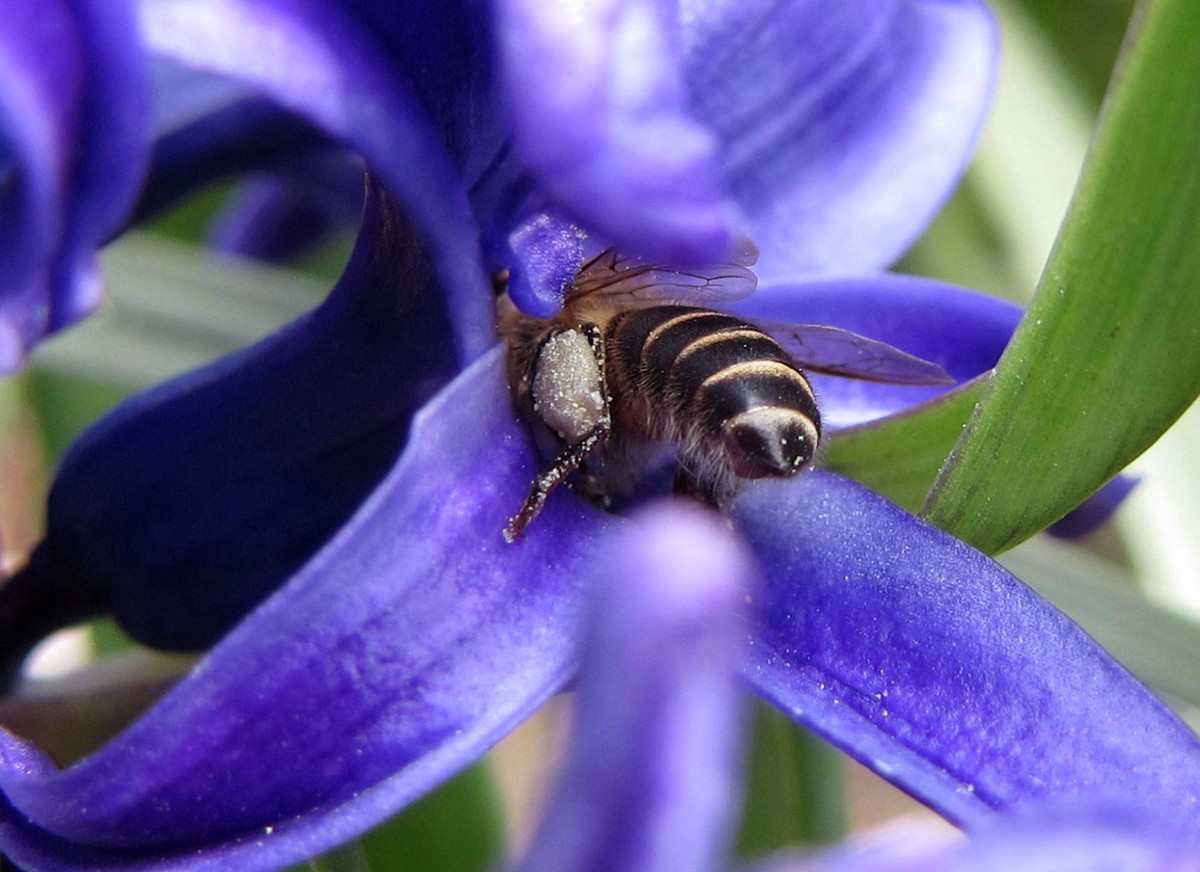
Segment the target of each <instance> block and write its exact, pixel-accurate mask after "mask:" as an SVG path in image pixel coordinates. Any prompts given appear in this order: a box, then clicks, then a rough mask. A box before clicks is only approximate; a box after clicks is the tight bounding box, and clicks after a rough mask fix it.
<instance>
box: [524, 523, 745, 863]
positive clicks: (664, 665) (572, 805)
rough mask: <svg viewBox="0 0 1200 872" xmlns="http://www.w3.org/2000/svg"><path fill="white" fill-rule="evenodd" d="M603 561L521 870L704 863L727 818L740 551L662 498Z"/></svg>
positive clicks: (734, 742)
mask: <svg viewBox="0 0 1200 872" xmlns="http://www.w3.org/2000/svg"><path fill="white" fill-rule="evenodd" d="M612 554H613V559H612V560H611V561H609V562H607V563H606V566H605V567H604V569H603V570H601V572H602V574H603V579H602V582H601V587H600V589H599V591H598V593H599V595H600V596H599V603H598V607H597V614H596V617H595V618H594V620H593V622H592V626H591V628H590V632H589V633H588V635H587V637H586V645H585V648H584V660H583V664H582V666H581V670H580V675H579V679H578V682H577V684H576V687H577V689H578V691H579V704H578V708H577V711H576V717H575V721H574V723H575V734H574V737H573V738H572V742H571V749H570V752H569V754H568V756H567V760H566V764H565V767H564V771H563V773H562V776H561V777H560V779H559V783H558V787H557V789H556V790H555V792H554V794H553V796H552V797H551V799H550V801H549V803H548V806H547V812H546V815H545V818H544V819H543V821H542V824H541V827H540V829H539V830H538V833H537V835H536V836H535V838H534V841H533V845H532V847H531V848H530V850H529V853H528V855H527V857H526V858H525V861H524V862H523V863H522V864H521V866H520V869H521V870H523V872H541V870H544V872H576V870H586V869H604V870H611V872H626V870H628V872H634V870H666V869H670V870H677V872H707V870H714V869H716V868H718V867H719V865H720V864H721V863H722V862H723V860H724V856H725V852H726V850H727V849H728V841H729V836H730V835H731V833H730V827H731V824H732V823H733V821H734V813H735V810H736V799H735V798H736V795H737V786H736V785H737V775H738V771H739V769H740V766H739V764H740V757H741V747H740V745H741V743H740V742H739V739H740V738H741V734H742V731H741V729H740V728H741V726H742V723H741V721H742V719H741V717H740V715H741V714H742V706H741V704H740V703H741V702H742V700H740V699H739V696H740V695H741V694H740V688H739V687H738V686H737V681H736V678H735V676H736V665H737V663H738V662H739V660H740V658H741V656H742V651H741V647H740V642H741V641H742V640H741V638H740V634H739V629H740V628H739V626H738V621H737V614H738V609H739V607H740V604H741V602H742V599H743V597H744V596H745V591H746V589H747V586H748V582H749V575H750V573H749V566H748V561H747V559H746V558H747V555H746V554H745V553H744V551H743V550H742V548H741V547H740V545H739V543H738V542H737V541H736V539H735V538H734V537H733V535H732V533H731V532H730V530H729V529H728V527H726V526H725V525H724V524H722V523H721V521H720V519H718V518H717V517H716V516H715V515H711V514H709V513H707V512H704V511H703V510H701V509H699V508H697V507H693V506H690V505H687V504H675V505H669V504H665V503H664V504H660V505H658V506H655V507H653V508H651V509H648V510H645V511H643V512H641V513H639V515H638V517H637V518H636V524H635V525H631V526H630V527H629V528H628V529H626V530H624V531H622V536H621V538H620V539H619V540H618V541H617V542H616V544H615V545H614V550H613V552H612Z"/></svg>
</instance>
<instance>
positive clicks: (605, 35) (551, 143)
mask: <svg viewBox="0 0 1200 872" xmlns="http://www.w3.org/2000/svg"><path fill="white" fill-rule="evenodd" d="M658 6H659V4H656V3H655V2H653V0H595V2H590V3H566V4H563V3H557V4H556V3H545V2H542V0H500V2H498V3H496V29H497V34H496V40H497V43H498V46H499V56H500V59H501V66H502V71H503V73H504V75H505V78H506V84H507V86H508V94H509V104H510V105H509V106H508V107H507V108H508V109H509V110H510V112H511V114H512V125H513V137H514V142H515V146H516V150H517V153H518V155H519V157H520V158H521V159H522V161H523V163H525V164H526V165H527V166H528V167H529V169H530V171H531V172H532V174H533V175H534V176H535V177H536V178H537V180H538V181H539V183H540V184H541V185H542V187H543V188H544V189H545V190H546V192H547V193H548V194H549V195H550V196H551V197H552V198H553V199H554V200H555V201H556V202H557V203H558V205H559V206H560V207H561V208H562V209H563V210H565V211H566V212H568V213H569V214H570V215H571V216H572V217H573V218H574V219H575V220H577V221H578V222H579V223H581V224H584V225H587V226H588V227H590V228H591V229H593V230H595V231H597V232H598V233H599V234H600V235H602V236H604V237H607V238H609V239H611V240H612V241H614V242H615V243H617V244H618V245H620V246H621V247H623V248H625V249H629V250H634V251H636V252H637V253H639V254H641V255H643V256H645V257H647V258H649V259H652V260H660V261H665V262H668V263H670V262H681V261H682V262H692V263H700V262H708V261H711V260H713V258H714V257H717V256H719V255H721V254H722V253H723V252H724V251H725V250H726V249H727V248H728V247H729V244H730V242H731V238H732V231H731V226H730V217H729V214H728V212H727V209H726V208H725V206H724V203H723V192H722V187H721V181H722V180H721V179H720V164H719V160H718V153H717V147H716V146H717V144H716V140H715V139H714V137H713V136H712V134H711V133H710V132H709V131H708V130H706V129H705V128H704V127H703V126H702V125H700V124H698V123H697V122H696V121H695V119H693V118H692V117H691V114H690V112H689V110H688V108H687V105H686V104H687V99H688V97H687V93H686V89H685V88H684V83H683V81H682V79H681V76H680V70H679V67H678V64H677V61H678V58H677V54H678V51H677V46H675V45H674V44H673V40H672V34H670V33H669V32H668V30H667V29H666V27H664V25H667V24H669V21H664V20H662V19H660V17H659V9H658Z"/></svg>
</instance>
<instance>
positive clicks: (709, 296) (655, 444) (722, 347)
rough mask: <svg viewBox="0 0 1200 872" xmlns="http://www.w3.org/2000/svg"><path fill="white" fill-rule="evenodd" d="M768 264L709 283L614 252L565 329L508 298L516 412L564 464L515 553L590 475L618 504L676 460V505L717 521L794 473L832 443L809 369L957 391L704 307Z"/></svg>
mask: <svg viewBox="0 0 1200 872" xmlns="http://www.w3.org/2000/svg"><path fill="white" fill-rule="evenodd" d="M757 259H758V252H757V250H755V249H754V246H753V245H752V244H750V243H749V242H744V243H743V244H742V246H741V247H740V250H739V252H738V254H737V256H736V257H735V258H734V259H733V262H731V263H728V264H720V265H718V266H714V267H711V268H704V269H695V270H682V269H672V268H668V267H664V266H661V265H656V264H647V263H642V262H640V261H638V260H634V259H630V258H626V257H623V256H622V255H621V254H620V253H618V252H617V251H615V250H613V249H608V250H606V251H603V252H601V253H600V254H599V255H597V256H596V257H594V258H592V259H591V260H589V261H587V262H586V263H585V264H584V265H583V266H582V267H581V269H580V270H579V273H578V274H577V275H576V277H575V279H574V281H573V282H572V283H571V285H570V287H569V288H568V289H567V292H566V294H565V300H564V303H563V307H562V310H561V311H560V312H559V313H558V314H557V315H555V316H553V317H551V318H546V319H540V318H534V317H531V316H528V315H524V314H522V313H520V312H519V311H517V309H516V307H515V306H513V305H512V303H511V302H510V301H508V300H507V298H501V304H500V306H501V308H500V332H501V334H502V335H503V336H504V337H505V339H506V340H507V341H508V348H509V353H508V377H509V384H510V387H511V391H512V395H513V401H514V404H515V405H516V407H517V409H518V411H519V412H521V413H522V414H523V415H524V416H525V417H526V418H527V419H528V420H530V421H532V422H533V423H534V424H535V428H536V431H537V432H538V435H539V436H540V438H541V440H542V442H543V443H549V444H547V445H546V446H545V447H547V448H549V449H550V452H548V453H553V455H554V459H553V460H552V461H551V462H550V464H549V465H548V466H546V468H545V469H544V470H543V471H542V472H541V473H540V474H539V475H538V476H537V478H535V479H534V481H533V483H532V485H531V486H530V491H529V496H528V497H527V498H526V500H525V502H524V504H523V505H522V506H521V507H520V509H519V510H518V511H517V513H516V514H514V515H513V516H512V517H511V518H510V519H509V520H508V524H507V526H506V527H505V528H504V538H505V539H506V540H507V541H508V542H513V541H515V540H516V539H517V537H519V536H520V535H521V534H522V532H524V530H525V528H526V527H527V526H528V525H529V524H530V523H531V522H532V521H533V519H534V518H536V517H537V515H538V513H539V512H540V511H541V509H542V507H543V506H544V505H545V502H546V499H547V498H548V497H549V496H550V494H551V492H552V491H554V489H555V488H557V487H558V486H559V485H560V484H562V483H563V482H564V481H566V480H567V478H568V477H569V476H570V475H571V474H572V473H574V472H576V471H577V470H578V471H579V472H580V475H581V478H582V481H581V483H580V485H581V489H582V490H583V491H584V493H585V494H587V495H589V496H591V497H593V498H594V499H596V500H597V501H599V502H601V503H605V504H606V503H607V502H608V500H609V498H610V496H611V495H612V494H614V493H620V492H622V491H624V490H627V489H629V488H630V487H631V486H632V485H633V484H634V483H636V481H637V480H638V479H639V478H640V477H642V476H644V475H645V474H646V473H648V472H650V471H652V470H654V469H656V468H657V467H659V466H660V465H662V464H663V463H664V462H665V461H666V460H668V459H670V458H671V456H672V455H673V456H674V459H675V460H676V462H677V464H678V466H677V472H676V474H675V483H674V489H675V491H676V493H685V494H691V495H693V496H696V497H698V498H700V499H702V500H703V501H705V502H707V503H708V504H710V505H712V506H714V507H717V508H722V507H724V506H726V505H728V503H729V502H730V501H731V500H732V498H733V497H734V496H735V495H736V493H737V490H738V487H739V486H740V484H741V483H742V482H743V481H745V480H749V479H758V478H787V477H789V476H793V475H796V474H797V473H799V472H800V471H802V470H803V469H805V468H806V467H807V466H809V465H810V464H811V463H812V461H813V458H814V456H815V455H816V452H817V449H818V446H819V445H820V441H821V415H820V411H819V409H818V407H817V400H816V396H815V394H814V393H813V389H812V385H811V384H810V383H809V380H808V378H807V377H806V376H805V370H806V369H807V370H811V371H814V372H822V373H826V374H832V375H841V376H846V377H850V378H860V379H866V380H870V381H883V382H891V383H895V384H947V383H952V382H953V381H954V380H953V379H952V378H951V377H950V376H948V375H947V374H946V373H945V371H944V370H942V369H941V367H939V366H937V365H936V364H934V363H931V362H929V361H925V360H921V359H920V358H917V357H913V356H912V355H909V354H906V353H905V352H903V351H901V350H899V349H897V348H894V347H892V346H890V345H887V344H885V343H882V342H877V341H875V340H872V339H868V338H866V337H864V336H859V335H857V334H855V333H851V332H849V331H846V330H841V329H838V328H835V327H827V326H822V325H814V324H773V323H764V322H761V321H758V320H757V319H756V321H755V323H751V322H750V321H747V320H744V319H742V318H739V317H737V316H735V315H730V314H726V313H724V312H721V311H717V310H715V309H712V308H705V307H703V306H699V305H694V304H695V303H709V304H712V305H719V304H720V303H724V302H730V301H734V300H738V299H742V298H744V297H746V296H748V295H749V294H750V293H751V292H752V291H753V290H754V288H755V287H756V285H757V280H756V278H755V275H754V273H753V271H752V270H751V269H750V267H751V266H753V264H754V263H755V261H756V260H757ZM680 301H687V303H689V305H685V304H683V303H681V302H680Z"/></svg>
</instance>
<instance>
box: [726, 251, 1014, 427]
mask: <svg viewBox="0 0 1200 872" xmlns="http://www.w3.org/2000/svg"><path fill="white" fill-rule="evenodd" d="M735 308H736V310H737V312H738V313H739V314H741V315H745V316H747V317H749V318H754V317H755V316H758V317H760V318H766V319H770V320H774V321H784V322H795V323H803V324H827V325H829V326H833V327H840V328H842V329H843V330H850V331H852V332H854V333H860V334H862V335H864V336H867V337H869V338H871V339H878V340H880V341H882V342H886V343H888V344H889V345H894V346H895V347H897V348H899V349H901V350H902V351H907V352H908V353H909V354H913V355H916V356H917V357H920V358H922V359H924V360H931V361H933V362H934V363H936V364H939V365H940V366H941V367H942V368H943V369H945V370H946V371H947V372H948V373H950V375H952V376H954V378H955V379H956V380H958V381H960V382H965V381H969V380H970V379H973V378H975V377H976V376H978V375H981V374H982V373H984V372H987V371H988V370H989V369H991V368H992V367H993V366H995V364H996V361H997V360H999V359H1000V355H1001V353H1002V352H1003V351H1004V347H1005V346H1006V345H1007V344H1008V338H1009V336H1011V335H1012V331H1013V329H1014V328H1015V327H1016V326H1017V322H1018V321H1019V320H1020V319H1021V309H1020V307H1019V306H1016V305H1014V304H1013V303H1009V302H1007V301H1006V300H1000V299H997V298H995V297H988V296H986V295H984V294H980V293H977V292H975V291H969V290H966V289H964V288H959V287H955V286H954V285H948V284H945V283H943V282H937V281H933V280H931V279H923V278H917V277H914V276H902V275H893V274H884V275H877V276H869V277H863V278H853V279H826V280H822V281H812V282H803V281H775V282H764V283H762V284H760V285H759V287H758V290H757V291H756V292H755V293H754V295H753V296H751V297H750V298H748V299H747V300H745V301H744V302H741V303H738V304H737V306H736V307H735ZM813 383H814V386H815V387H816V390H817V396H818V398H819V399H820V400H821V409H822V416H823V418H824V419H825V422H826V424H827V425H828V426H829V427H832V428H839V427H849V426H853V425H855V424H862V423H865V422H867V421H872V420H875V419H877V418H881V417H883V416H885V415H890V414H893V413H895V412H900V411H903V410H904V409H907V408H910V407H911V406H913V405H916V404H917V403H920V402H924V401H926V400H929V399H932V398H933V397H936V396H938V395H939V394H941V393H943V392H944V391H945V390H946V389H947V388H946V386H936V387H912V386H898V385H887V384H878V383H874V382H865V381H858V380H853V379H846V378H832V377H829V376H820V375H814V376H813Z"/></svg>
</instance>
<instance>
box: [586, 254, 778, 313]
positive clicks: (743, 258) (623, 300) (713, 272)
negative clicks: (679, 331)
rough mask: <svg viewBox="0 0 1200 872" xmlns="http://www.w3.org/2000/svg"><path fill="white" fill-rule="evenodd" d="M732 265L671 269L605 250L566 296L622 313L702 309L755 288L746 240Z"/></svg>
mask: <svg viewBox="0 0 1200 872" xmlns="http://www.w3.org/2000/svg"><path fill="white" fill-rule="evenodd" d="M731 260H732V262H731V263H721V264H713V265H711V266H700V267H691V268H687V269H675V268H673V267H666V266H663V265H662V264H655V263H644V262H643V261H640V260H638V259H636V258H632V257H627V256H625V255H623V254H621V253H620V252H618V251H617V250H616V249H613V248H610V249H607V250H606V251H602V252H601V253H600V254H598V255H596V256H595V257H594V258H592V259H591V260H589V261H588V262H587V263H585V264H584V265H583V267H582V268H581V269H580V270H579V274H578V275H577V276H576V277H575V281H573V282H572V283H571V288H570V290H569V291H568V292H567V297H568V299H571V298H578V297H583V296H588V295H591V294H598V295H601V296H603V297H604V298H605V301H606V302H608V303H611V304H612V305H615V306H617V307H619V308H622V309H639V308H645V307H647V306H657V305H660V304H662V303H683V304H690V305H695V306H707V305H712V304H714V303H727V302H730V301H733V300H741V299H744V298H745V297H748V296H750V294H752V293H753V292H754V289H755V287H756V286H757V285H758V279H757V278H756V277H755V275H754V272H753V271H752V270H751V269H750V267H751V266H753V265H754V263H755V261H757V260H758V249H757V248H755V247H754V243H752V242H750V241H749V240H740V241H739V244H738V247H737V252H736V254H735V255H734V257H733V258H732V259H731Z"/></svg>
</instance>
